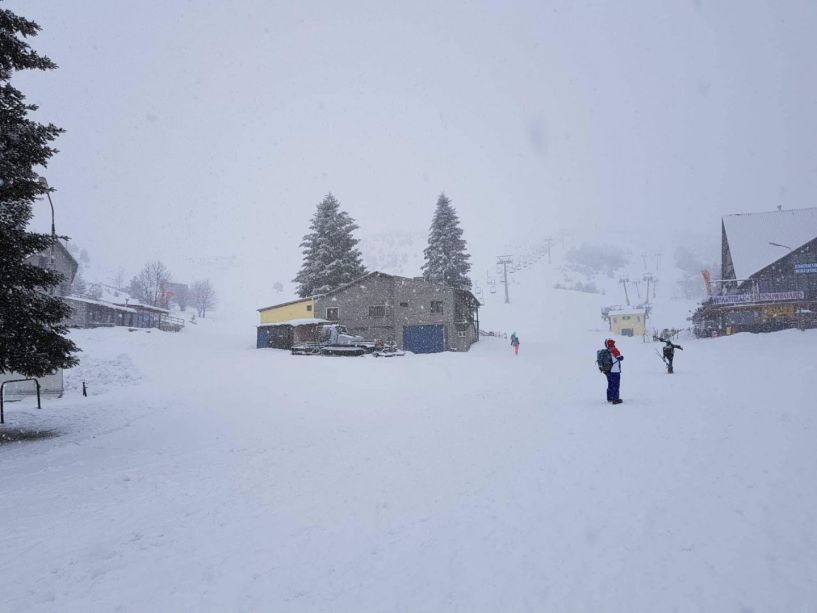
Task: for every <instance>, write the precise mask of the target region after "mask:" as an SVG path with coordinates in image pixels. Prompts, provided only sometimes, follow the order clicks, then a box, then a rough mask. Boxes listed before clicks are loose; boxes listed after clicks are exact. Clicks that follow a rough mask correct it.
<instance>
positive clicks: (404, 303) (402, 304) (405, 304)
mask: <svg viewBox="0 0 817 613" xmlns="http://www.w3.org/2000/svg"><path fill="white" fill-rule="evenodd" d="M400 306H401V307H403V308H405V307H407V306H408V302H401V303H400Z"/></svg>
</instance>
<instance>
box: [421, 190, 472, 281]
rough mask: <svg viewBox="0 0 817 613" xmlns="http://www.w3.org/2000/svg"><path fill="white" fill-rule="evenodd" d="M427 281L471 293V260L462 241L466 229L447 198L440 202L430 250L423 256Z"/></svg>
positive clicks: (433, 220)
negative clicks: (469, 275) (469, 273)
mask: <svg viewBox="0 0 817 613" xmlns="http://www.w3.org/2000/svg"><path fill="white" fill-rule="evenodd" d="M423 253H424V254H425V264H423V278H424V279H426V280H427V281H436V282H438V283H445V284H446V285H449V286H451V287H456V288H459V289H471V279H469V278H468V271H470V270H471V263H470V262H469V261H468V260H470V259H471V256H470V255H468V251H467V250H466V244H465V240H464V239H463V238H462V228H460V220H459V217H457V211H455V210H454V207H452V206H451V200H449V199H448V198H447V197H446V195H445V194H440V197H439V198H438V199H437V209H436V210H435V211H434V218H433V219H432V221H431V230H430V231H429V233H428V247H426V248H425V251H424V252H423Z"/></svg>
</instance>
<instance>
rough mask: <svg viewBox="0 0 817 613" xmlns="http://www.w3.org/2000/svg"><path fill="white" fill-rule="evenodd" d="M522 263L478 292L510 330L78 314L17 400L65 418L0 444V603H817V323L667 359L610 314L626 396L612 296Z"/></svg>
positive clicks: (30, 419) (314, 607)
mask: <svg viewBox="0 0 817 613" xmlns="http://www.w3.org/2000/svg"><path fill="white" fill-rule="evenodd" d="M528 272H529V277H528V278H527V279H526V280H525V283H520V285H519V286H518V288H517V293H516V294H515V297H514V302H512V304H510V305H504V304H502V303H501V302H499V301H493V302H491V303H489V304H487V305H486V307H485V308H484V309H483V312H482V323H483V328H485V329H496V330H501V331H507V332H508V333H510V332H511V331H516V332H517V333H518V334H519V335H520V337H521V341H522V346H521V349H520V354H519V356H517V357H515V356H514V355H513V353H512V351H511V347H510V346H509V344H508V342H509V341H506V340H504V339H492V338H486V339H484V340H483V341H482V342H480V343H478V344H477V345H475V346H474V348H473V349H472V351H471V352H469V353H467V354H465V353H463V354H456V353H446V354H438V355H430V356H412V355H409V356H406V357H404V358H395V359H389V360H378V359H374V358H370V357H366V358H354V359H351V358H350V359H346V358H334V359H330V358H319V357H293V356H290V355H288V354H287V353H285V352H279V351H275V350H256V349H254V348H253V345H254V343H253V340H254V330H253V328H251V327H248V326H240V325H236V324H234V323H233V321H232V320H231V319H229V318H227V317H226V316H222V319H214V320H205V321H201V323H200V324H199V325H197V326H188V328H187V329H185V330H184V331H183V332H182V333H179V334H162V333H158V332H152V333H146V332H144V331H141V332H132V333H131V332H128V331H126V330H122V329H104V330H91V331H88V330H84V331H75V332H74V333H73V336H74V338H75V339H76V340H77V342H78V343H79V344H80V346H81V347H82V348H83V350H84V352H83V354H82V356H81V357H82V360H83V362H82V364H81V365H80V366H79V367H78V368H77V369H75V371H72V372H69V373H67V375H66V377H67V381H68V384H69V393H68V394H67V395H66V396H65V397H64V398H62V399H61V400H56V401H49V402H46V404H45V406H44V409H43V410H42V411H38V410H36V409H35V408H33V406H32V404H31V403H24V404H21V403H17V404H13V405H10V406H9V408H8V410H7V415H6V417H7V425H6V426H4V428H5V429H6V432H9V431H11V432H12V433H13V432H14V431H15V429H16V430H20V429H26V430H27V431H36V430H38V429H39V430H49V431H52V432H54V433H55V434H58V436H54V437H52V438H44V439H42V440H36V441H28V442H20V443H6V444H2V445H0V460H2V462H1V463H0V466H2V470H0V491H2V492H3V496H2V497H1V498H0V517H2V526H1V528H2V529H0V550H2V551H3V555H2V556H0V576H2V577H3V588H2V589H3V597H2V607H0V608H2V609H3V610H9V611H89V610H114V609H115V610H123V611H145V610H166V611H170V610H185V609H187V610H201V611H209V610H212V611H216V610H219V611H223V610H239V611H250V610H265V611H355V612H359V611H406V612H412V613H413V612H421V611H469V612H470V611H558V612H572V611H575V612H586V611H622V612H630V611H650V612H661V611H668V612H669V611H735V612H738V611H757V612H759V611H764V612H767V611H781V612H792V611H813V610H814V609H815V607H817V579H815V578H817V553H815V551H817V517H815V515H816V514H817V486H815V480H814V475H815V470H817V445H815V444H814V439H815V433H816V432H817V413H815V411H814V410H813V404H814V403H813V398H810V395H809V394H808V391H809V390H808V388H807V385H808V383H809V382H810V381H812V380H813V378H814V365H813V348H814V347H815V344H816V343H817V332H815V331H808V332H799V331H787V332H782V333H777V334H770V335H746V334H741V335H737V336H734V337H730V338H721V339H709V340H705V341H697V340H687V339H682V340H681V344H682V345H683V346H684V351H682V352H678V354H677V357H676V374H674V375H672V376H668V375H666V374H665V373H664V371H663V365H662V363H661V362H660V361H659V358H658V357H657V356H656V354H655V349H656V348H657V347H658V345H657V344H653V343H647V344H644V343H642V342H641V340H640V339H620V340H619V346H620V348H621V350H622V352H623V354H624V356H625V362H624V369H623V371H624V372H623V375H622V397H623V398H624V400H625V403H624V404H622V405H620V406H618V407H612V406H610V405H608V404H607V403H606V402H605V400H604V386H605V384H604V378H603V377H602V376H601V375H600V374H599V373H598V372H597V371H596V369H595V365H594V363H593V359H594V355H595V350H596V349H597V348H598V347H599V346H600V345H601V342H602V340H603V339H604V338H605V336H607V333H606V332H605V328H604V322H603V321H601V319H600V317H599V306H600V305H599V301H600V300H604V297H603V296H599V295H592V294H580V293H576V292H565V291H557V290H553V289H551V288H552V284H551V283H550V279H549V278H548V274H549V273H548V271H547V270H545V269H544V267H541V266H540V267H535V268H532V269H530V270H529V271H528ZM670 307H671V305H668V306H667V309H668V312H669V310H671V308H670ZM668 325H669V324H668ZM83 380H85V381H87V382H88V384H89V390H90V395H89V397H88V398H82V396H81V395H80V394H79V387H80V385H81V381H83Z"/></svg>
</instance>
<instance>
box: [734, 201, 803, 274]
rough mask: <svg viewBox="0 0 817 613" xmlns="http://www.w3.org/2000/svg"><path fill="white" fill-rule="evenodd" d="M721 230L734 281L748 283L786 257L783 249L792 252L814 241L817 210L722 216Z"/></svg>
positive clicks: (786, 253) (786, 252) (785, 251)
mask: <svg viewBox="0 0 817 613" xmlns="http://www.w3.org/2000/svg"><path fill="white" fill-rule="evenodd" d="M723 227H724V229H725V230H726V240H727V241H728V242H729V252H730V253H731V255H732V265H733V266H734V268H735V277H736V278H737V279H748V278H749V277H750V276H752V275H753V274H755V273H756V272H758V271H759V270H761V269H763V268H766V267H767V266H768V265H769V264H772V263H773V262H776V261H777V260H779V259H780V258H782V257H785V256H786V255H788V254H789V253H790V252H789V250H788V249H786V247H791V249H792V250H794V249H797V248H798V247H801V246H803V245H804V244H805V243H807V242H809V241H811V240H813V239H815V238H817V208H812V209H791V210H786V209H784V210H781V211H770V212H767V213H740V214H737V215H725V216H724V217H723ZM771 243H777V245H773V244H771ZM778 245H785V247H780V246H778Z"/></svg>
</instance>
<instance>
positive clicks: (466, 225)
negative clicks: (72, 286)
mask: <svg viewBox="0 0 817 613" xmlns="http://www.w3.org/2000/svg"><path fill="white" fill-rule="evenodd" d="M2 6H3V7H5V8H9V9H11V10H14V11H15V12H18V13H19V14H22V15H24V16H26V17H28V18H31V19H34V20H35V21H37V22H38V23H39V24H40V25H41V26H42V27H43V32H42V33H41V35H40V36H39V37H37V38H35V39H33V45H34V46H35V48H36V49H38V50H39V51H41V52H43V53H45V54H47V55H49V56H50V57H51V59H53V60H54V61H55V62H56V63H57V64H58V65H59V66H60V68H59V70H56V71H51V72H47V73H37V74H32V73H20V74H18V75H16V76H15V77H14V79H13V81H12V82H13V83H14V84H15V85H16V86H17V87H19V88H21V89H22V90H23V91H24V93H25V94H26V95H27V96H28V98H29V100H30V101H32V102H35V103H37V104H39V105H40V106H41V109H40V111H39V113H38V115H37V116H38V118H39V119H41V120H47V121H53V122H54V123H56V124H57V125H59V126H61V127H63V128H65V129H66V134H65V135H63V136H62V137H61V138H60V139H59V141H58V143H57V146H58V148H59V149H60V153H59V154H58V155H57V156H56V157H55V158H53V160H52V162H51V164H50V166H49V168H48V169H47V171H46V172H45V174H46V176H47V177H48V180H49V182H50V183H51V185H52V186H54V187H55V188H57V190H58V191H57V192H56V193H55V194H54V205H55V207H56V211H57V213H56V214H57V229H58V232H60V233H64V234H68V235H70V236H71V237H72V239H73V240H74V241H75V242H76V243H77V244H78V245H79V246H81V247H84V248H86V249H87V250H88V252H89V253H90V254H91V257H92V259H93V260H94V261H95V262H96V263H99V262H103V261H104V262H106V263H110V267H111V269H113V270H115V269H116V267H117V266H123V267H124V268H125V271H126V273H127V274H128V276H131V275H133V274H134V273H135V272H136V270H137V269H138V267H140V266H141V264H142V263H144V261H146V260H148V259H155V258H160V259H162V260H164V261H165V263H166V264H167V265H168V267H169V268H170V269H171V270H172V271H174V273H175V276H176V277H177V278H179V279H180V280H186V279H187V278H194V277H201V276H208V275H211V273H212V274H214V275H215V274H216V273H215V272H213V270H212V268H213V266H214V264H213V260H200V261H192V260H191V256H202V257H205V256H206V257H210V256H214V255H215V256H220V257H221V256H223V257H226V258H228V259H229V261H228V263H227V264H225V265H227V266H235V265H236V263H238V266H239V267H240V271H241V274H242V278H241V282H240V284H239V285H240V286H241V287H243V288H247V291H248V292H250V293H252V294H253V299H254V300H260V301H261V303H262V304H257V306H263V304H266V303H268V302H270V301H269V300H264V299H263V295H265V294H266V295H270V292H269V287H270V286H271V284H272V283H273V282H274V281H276V280H282V281H289V280H290V279H292V277H293V276H294V275H295V273H296V271H297V268H298V266H299V261H300V256H299V252H298V247H297V245H298V243H299V242H300V239H301V237H302V236H303V234H304V233H305V232H306V230H307V226H308V222H309V218H310V216H311V215H312V214H313V212H314V208H315V205H316V204H317V203H318V202H319V201H320V200H321V198H322V197H323V196H324V194H326V193H327V192H328V191H332V192H333V193H334V194H335V196H336V197H337V198H338V199H339V200H340V201H341V204H342V206H343V208H344V209H346V210H347V211H348V212H349V213H350V214H351V215H352V216H353V217H354V218H355V219H356V220H357V221H358V223H359V224H360V226H361V233H365V234H367V233H374V232H382V231H392V230H402V231H409V232H422V233H425V232H426V231H427V229H428V225H429V222H430V219H431V215H432V213H433V207H434V204H435V201H436V198H437V196H438V194H439V193H440V192H441V191H443V190H444V191H445V192H446V194H447V195H448V196H449V197H450V198H451V199H452V202H453V204H454V206H455V207H456V208H457V210H458V212H459V215H460V218H461V221H462V226H463V229H464V231H465V238H466V239H467V240H468V242H469V245H470V246H471V248H472V249H473V250H474V251H475V252H476V253H478V254H494V252H495V250H496V248H497V245H499V244H504V243H506V242H507V241H509V240H514V239H518V240H523V239H527V238H535V237H537V236H539V235H547V234H549V233H551V232H555V231H557V230H559V229H565V228H567V229H570V228H576V227H579V226H586V227H589V228H590V229H591V230H592V231H594V232H596V233H599V234H601V233H606V232H612V231H616V230H622V229H624V230H626V231H633V232H643V231H645V230H646V231H649V232H653V233H655V234H664V235H667V236H668V237H673V236H681V235H682V234H683V233H684V232H687V231H694V232H697V233H705V234H708V233H711V234H713V240H714V241H718V240H719V219H720V217H721V215H723V214H728V213H735V212H744V211H762V210H771V209H773V208H775V207H776V206H777V205H778V204H782V205H783V206H785V207H787V208H801V207H806V206H814V205H815V196H814V195H815V193H816V192H817V189H816V188H817V114H816V113H815V111H817V84H815V80H814V78H813V74H812V72H813V68H812V66H813V62H814V57H817V43H815V42H814V40H815V39H814V36H813V33H814V32H815V31H817V3H815V2H812V1H809V0H803V1H794V0H792V1H787V2H780V3H768V2H762V1H759V0H758V1H746V2H744V1H738V0H733V1H731V2H713V1H709V0H697V1H695V0H677V1H667V2H655V1H654V0H643V1H641V2H626V3H622V2H612V1H611V2H582V3H577V2H573V1H564V2H554V1H548V2H545V1H543V2H515V3H511V2H508V3H503V2H491V3H488V2H457V3H454V2H444V3H440V2H412V3H388V2H380V1H373V2H357V1H351V0H350V1H347V2H321V3H307V2H292V3H275V2H267V1H262V0H256V1H251V0H246V1H237V0H236V1H231V2H227V1H226V0H224V1H220V2H219V1H181V0H142V1H141V2H92V1H90V0H79V1H76V2H54V1H53V0H11V1H6V2H4V3H2ZM35 221H36V227H37V228H38V229H42V230H46V229H47V227H48V224H49V222H50V218H49V217H48V207H47V205H44V206H41V207H39V209H38V211H37V217H36V220H35ZM229 262H232V264H229ZM387 272H388V271H387ZM216 276H217V275H216ZM98 280H103V281H105V280H107V279H98ZM239 285H236V289H231V290H230V291H239V289H237V288H238V287H239ZM250 288H251V289H250ZM270 297H271V298H272V296H271V295H270ZM272 301H274V300H272Z"/></svg>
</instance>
